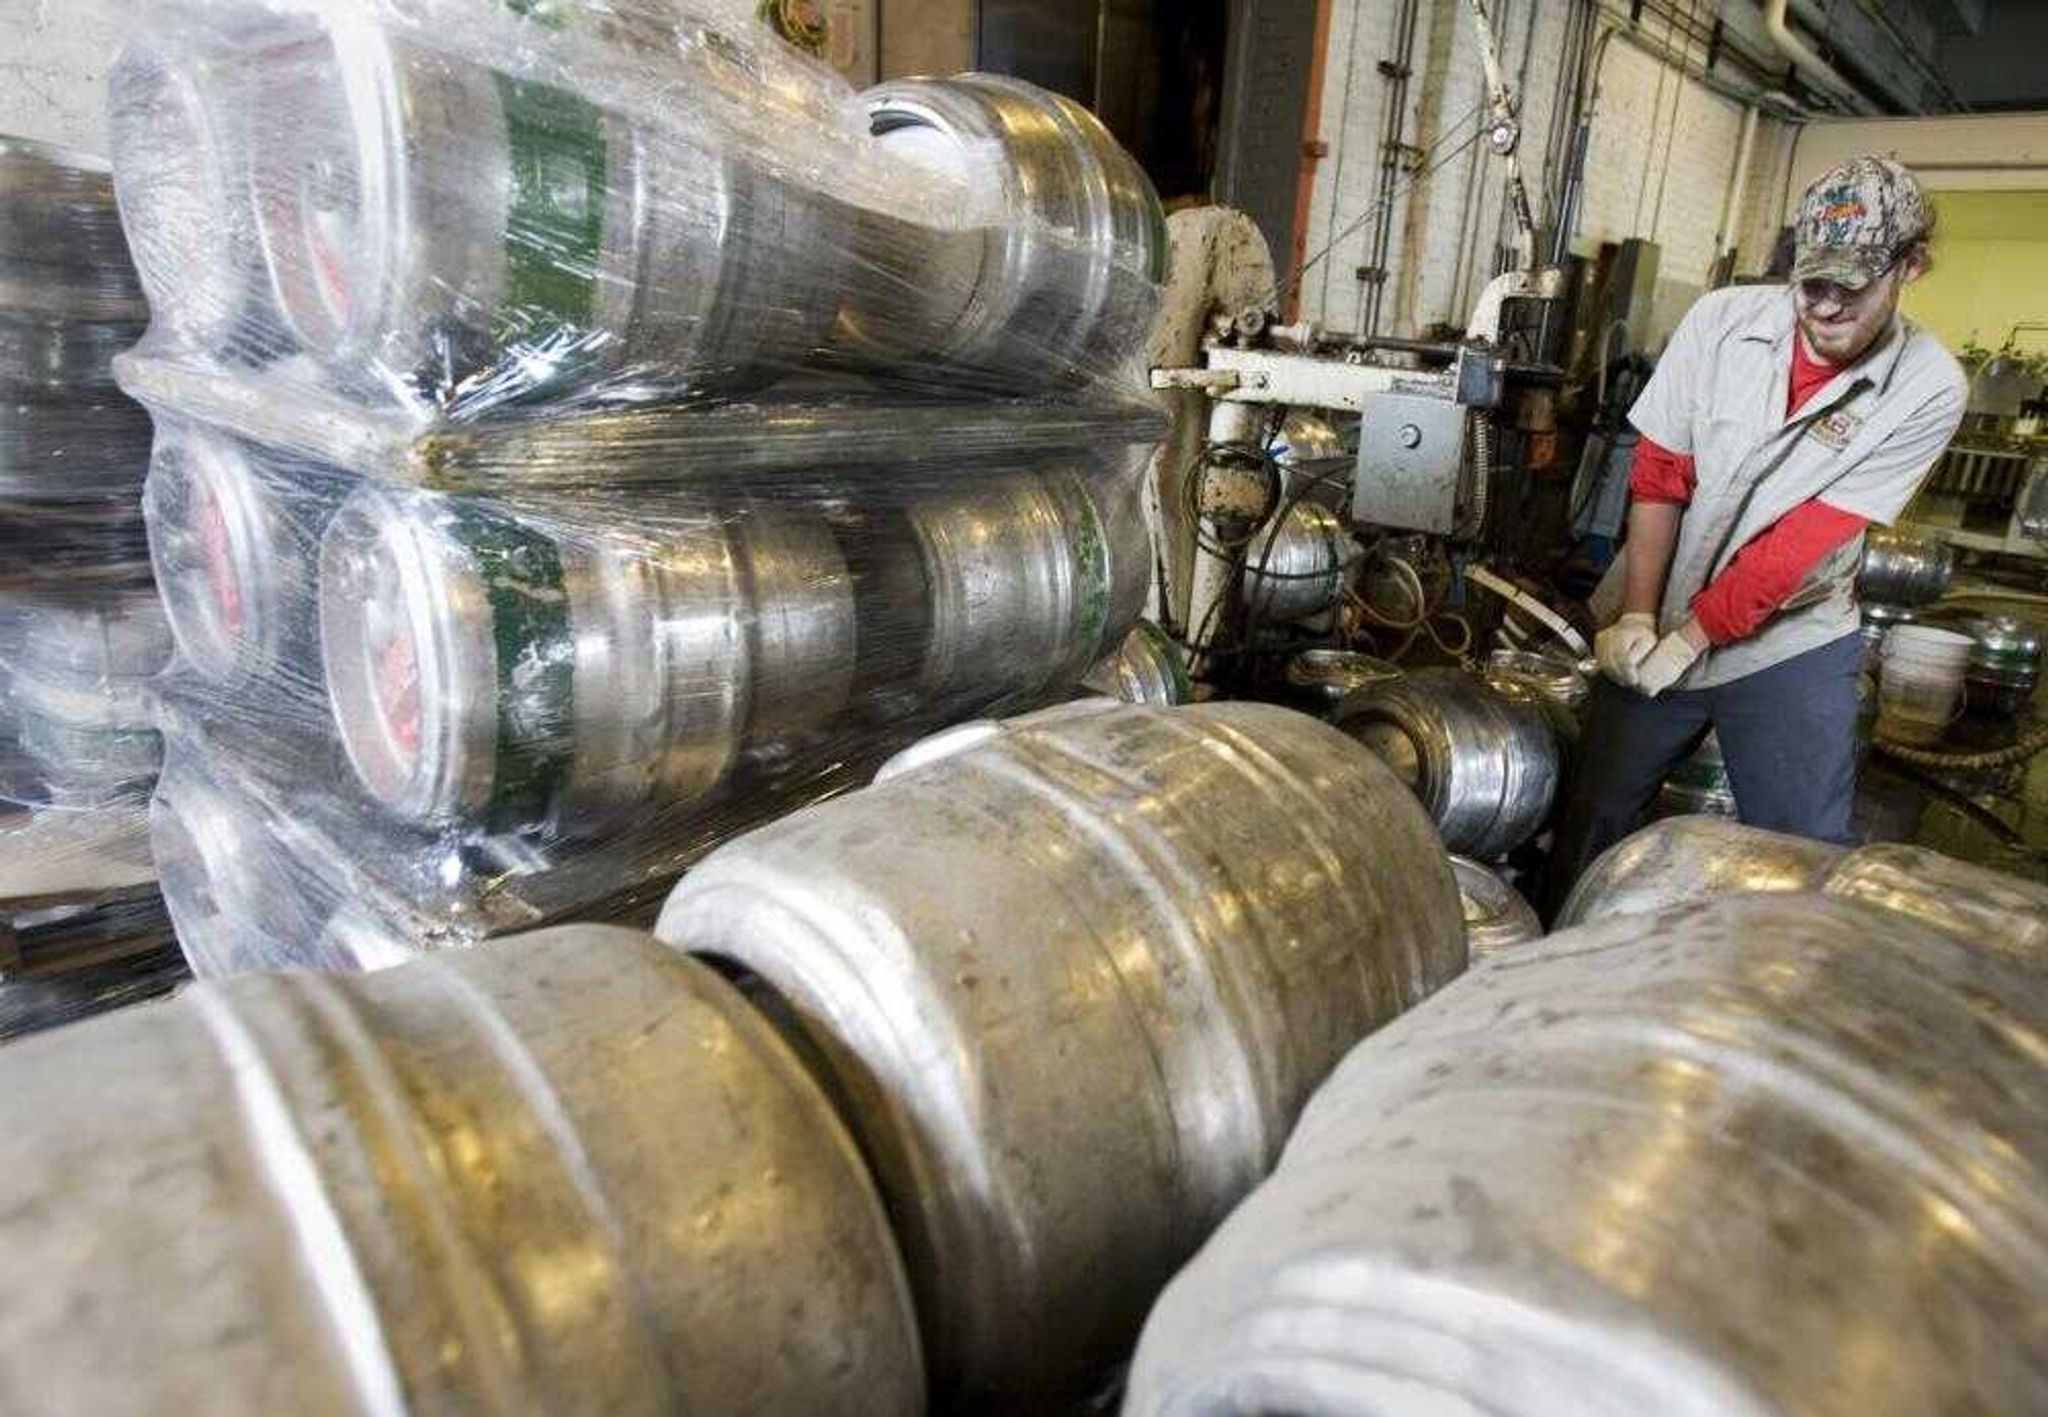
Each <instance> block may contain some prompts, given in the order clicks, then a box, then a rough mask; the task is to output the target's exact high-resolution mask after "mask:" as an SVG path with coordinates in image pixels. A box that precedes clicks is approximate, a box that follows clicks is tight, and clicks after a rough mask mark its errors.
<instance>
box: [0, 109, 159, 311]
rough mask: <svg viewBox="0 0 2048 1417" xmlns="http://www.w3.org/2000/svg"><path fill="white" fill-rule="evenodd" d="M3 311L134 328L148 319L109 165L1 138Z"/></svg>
mask: <svg viewBox="0 0 2048 1417" xmlns="http://www.w3.org/2000/svg"><path fill="white" fill-rule="evenodd" d="M0 309H4V310H6V311H8V312H9V313H10V314H12V315H14V316H17V317H22V318H44V319H52V320H78V321H108V322H114V323H125V324H130V325H135V324H140V323H141V322H142V321H144V320H146V319H148V318H149V307H148V305H147V304H146V303H145V302H144V300H143V298H142V290H141V287H140V286H139V285H137V283H136V279H135V268H134V266H133V265H131V264H130V263H129V259H128V243H127V242H126V240H124V239H123V237H122V235H121V217H120V213H119V211H118V210H117V209H116V207H115V205H114V187H113V181H112V179H111V177H110V176H109V171H108V167H107V163H106V160H105V159H104V158H99V157H95V156H93V155H91V154H89V153H81V152H75V151H73V150H71V149H69V148H61V147H57V146H55V145H53V144H50V143H39V142H34V141H32V140H30V139H27V138H14V137H6V136H0Z"/></svg>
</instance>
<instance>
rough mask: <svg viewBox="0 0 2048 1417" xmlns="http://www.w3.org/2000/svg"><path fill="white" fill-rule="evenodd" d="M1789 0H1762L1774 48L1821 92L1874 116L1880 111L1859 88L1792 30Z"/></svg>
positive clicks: (1852, 110) (1765, 20)
mask: <svg viewBox="0 0 2048 1417" xmlns="http://www.w3.org/2000/svg"><path fill="white" fill-rule="evenodd" d="M1791 3H1792V0H1764V33H1766V34H1768V35H1769V36H1770V38H1771V43H1772V44H1774V45H1776V46H1777V48H1778V52H1779V53H1780V54H1782V55H1784V56H1785V58H1786V60H1787V61H1788V62H1789V63H1790V64H1791V65H1792V67H1793V68H1794V69H1796V70H1798V71H1799V73H1800V75H1801V76H1802V77H1804V78H1805V79H1806V80H1807V81H1808V82H1810V83H1812V84H1813V85H1814V86H1815V87H1817V88H1818V89H1820V90H1821V92H1823V93H1825V94H1827V95H1829V96H1830V97H1832V98H1834V99H1835V100H1836V101H1837V102H1839V103H1841V104H1842V105H1843V106H1845V107H1846V108H1848V109H1849V110H1850V111H1851V112H1852V113H1859V114H1863V115H1866V116H1874V115H1877V114H1880V113H1882V111H1883V110H1881V109H1880V108H1879V107H1878V106H1877V105H1876V104H1875V103H1872V102H1871V101H1870V99H1869V98H1867V97H1866V96H1865V95H1864V93H1863V91H1862V90H1861V89H1859V88H1858V87H1856V85H1855V84H1853V83H1851V82H1850V81H1849V80H1848V79H1847V78H1845V77H1844V76H1843V75H1842V73H1841V71H1840V70H1838V69H1836V68H1835V66H1834V65H1832V64H1830V63H1828V62H1827V60H1825V59H1823V58H1821V57H1820V55H1818V54H1816V53H1814V52H1813V50H1811V49H1809V48H1808V47H1807V45H1806V42H1805V41H1804V40H1802V39H1800V38H1799V36H1798V35H1796V34H1794V33H1793V32H1792V25H1791V22H1790V20H1789V19H1788V17H1787V12H1788V11H1789V10H1790V8H1791Z"/></svg>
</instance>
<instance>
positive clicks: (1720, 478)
mask: <svg viewBox="0 0 2048 1417" xmlns="http://www.w3.org/2000/svg"><path fill="white" fill-rule="evenodd" d="M1792 300H1793V296H1792V291H1791V288H1790V287H1788V286H1782V285H1770V286H1740V287H1735V288H1733V289H1728V290H1717V291H1713V292H1711V293H1709V294H1707V295H1704V296H1701V297H1700V299H1699V302H1698V303H1697V304H1695V305H1694V306H1693V307H1692V309H1691V310H1689V311H1687V312H1686V316H1685V319H1684V320H1682V321H1681V322H1680V323H1679V326H1678V330H1677V332H1676V333H1674V334H1673V335H1672V336H1671V343H1670V345H1669V346H1668V347H1667V348H1666V349H1665V351H1664V355H1663V357H1662V358H1661V359H1659V360H1658V361H1657V372H1656V374H1655V375H1654V376H1653V377H1652V378H1651V379H1650V383H1649V386H1648V387H1647V388H1645V389H1644V390H1643V394H1642V397H1641V398H1639V399H1637V400H1636V403H1635V407H1634V408H1632V409H1630V410H1629V421H1630V422H1631V423H1633V424H1635V426H1636V427H1637V428H1638V429H1640V430H1641V431H1642V433H1643V436H1644V437H1646V438H1649V439H1651V440H1652V441H1653V442H1656V443H1658V444H1661V445H1662V446H1663V447H1665V448H1668V449H1670V450H1671V451H1672V452H1674V453H1687V454H1690V455H1691V456H1692V458H1693V462H1694V469H1695V472H1696V474H1697V479H1698V480H1697V482H1696V483H1695V485H1694V487H1693V494H1692V503H1691V505H1690V506H1688V507H1687V508H1686V509H1685V515H1684V517H1683V518H1682V519H1681V520H1680V522H1679V528H1678V546H1677V548H1676V550H1675V551H1674V552H1673V554H1672V558H1671V573H1670V577H1669V579H1667V580H1666V581H1665V584H1664V601H1663V605H1662V607H1661V613H1660V614H1659V616H1658V628H1659V630H1661V631H1663V632H1665V633H1669V632H1670V631H1672V630H1674V629H1676V628H1678V626H1680V625H1682V624H1684V623H1685V621H1686V618H1687V617H1688V616H1689V615H1690V614H1691V613H1692V611H1691V606H1692V599H1693V597H1694V596H1695V595H1698V594H1699V593H1700V592H1701V591H1702V590H1704V589H1706V587H1707V585H1708V584H1709V583H1710V582H1711V581H1712V580H1713V579H1714V577H1715V576H1717V575H1719V574H1720V573H1721V572H1722V571H1723V570H1724V569H1726V568H1727V565H1728V563H1729V562H1730V561H1732V560H1734V559H1735V554H1736V553H1737V552H1738V551H1740V550H1741V549H1742V548H1743V547H1744V546H1747V545H1748V544H1749V543H1750V542H1751V541H1753V540H1755V539H1756V537H1757V536H1758V535H1760V534H1761V533H1762V532H1764V531H1765V530H1766V529H1768V528H1769V527H1770V526H1771V525H1772V524H1773V523H1775V522H1776V521H1778V519H1779V518H1781V517H1783V516H1784V515H1785V514H1786V513H1787V512H1789V511H1791V510H1792V509H1793V508H1794V507H1797V506H1799V505H1800V504H1801V503H1802V502H1806V501H1809V500H1811V499H1813V498H1815V497H1818V498H1820V499H1821V500H1822V501H1824V502H1826V503H1827V504H1828V505H1829V506H1831V507H1834V508H1836V509H1838V510H1840V511H1844V512H1853V513H1854V514H1855V515H1857V516H1859V517H1863V518H1865V519H1866V520H1868V521H1872V522H1876V523H1878V524H1880V525H1883V524H1888V523H1890V522H1892V521H1893V520H1895V519H1896V518H1897V517H1898V515H1899V513H1900V512H1902V511H1904V510H1905V509H1906V504H1907V503H1908V502H1910V501H1912V500H1913V494H1914V493H1915V492H1916V491H1918V490H1919V487H1920V483H1921V481H1922V480H1923V479H1924V478H1925V477H1926V476H1927V472H1928V469H1929V468H1931V467H1932V466H1933V465H1934V460H1935V459H1936V458H1938V457H1939V456H1941V452H1942V449H1944V448H1946V447H1947V446H1948V441H1949V439H1950V438H1951V437H1952V436H1953V435H1954V433H1955V431H1956V425H1957V424H1959V423H1960V422H1961V421H1962V417H1963V405H1964V402H1965V400H1966V396H1967V392H1968V381H1967V380H1966V379H1965V378H1964V377H1963V371H1962V368H1961V366H1959V365H1958V364H1957V363H1956V361H1955V359H1954V358H1953V357H1952V356H1951V355H1950V354H1949V352H1948V351H1947V350H1945V349H1943V348H1942V347H1941V343H1940V341H1938V340H1936V339H1935V338H1934V336H1933V335H1930V334H1929V333H1927V331H1925V330H1923V329H1920V328H1919V327H1917V326H1916V325H1914V324H1913V323H1912V322H1911V321H1909V320H1907V319H1905V318H1904V317H1900V318H1898V319H1896V320H1894V321H1893V322H1892V327H1891V329H1890V330H1889V331H1888V332H1887V333H1886V335H1885V336H1884V338H1883V339H1881V340H1880V341H1879V342H1878V344H1877V347H1876V348H1875V349H1873V350H1872V351H1871V352H1870V353H1869V354H1867V355H1865V356H1864V357H1863V358H1862V359H1861V360H1859V361H1858V362H1857V363H1856V364H1854V365H1853V366H1851V367H1850V368H1848V369H1845V370H1843V371H1842V372H1841V373H1839V374H1837V375H1836V376H1835V377H1834V378H1833V379H1831V380H1829V381H1828V383H1827V384H1826V385H1825V386H1824V387H1823V388H1822V389H1821V390H1820V391H1819V392H1818V393H1816V394H1814V395H1813V396H1812V397H1811V398H1809V399H1808V400H1807V401H1806V403H1805V404H1803V405H1802V406H1801V407H1800V409H1799V412H1797V413H1796V414H1793V415H1792V416H1791V417H1789V418H1788V417H1787V416H1786V414H1785V404H1786V400H1787V399H1788V397H1789V396H1790V392H1791V382H1792V340H1793V338H1794V336H1793V308H1792ZM1623 554H1624V556H1625V555H1626V552H1625V551H1624V553H1623ZM1862 555H1863V538H1862V537H1860V536H1859V537H1856V538H1855V539H1853V540H1852V541H1850V542H1849V543H1848V544H1847V545H1846V546H1843V547H1840V548H1838V549H1837V550H1836V551H1835V552H1834V553H1833V554H1832V555H1830V556H1828V557H1827V558H1825V559H1824V560H1823V561H1822V562H1821V564H1820V565H1819V566H1816V567H1815V568H1814V569H1813V571H1812V572H1810V573H1809V574H1808V576H1807V579H1806V582H1805V584H1804V585H1802V586H1801V587H1800V589H1799V590H1798V591H1797V592H1795V593H1794V595H1793V596H1792V597H1791V599H1789V600H1788V601H1787V602H1786V603H1785V605H1784V607H1783V608H1781V609H1780V610H1779V611H1778V612H1777V614H1775V615H1774V616H1772V618H1771V619H1769V620H1767V621H1765V622H1764V624H1763V626H1762V627H1761V628H1760V629H1759V630H1758V631H1757V632H1756V633H1755V634H1753V635H1751V636H1750V637H1749V638H1747V639H1743V640H1737V641H1735V642H1734V643H1732V644H1727V645H1718V646H1715V647H1713V648H1710V649H1709V650H1708V651H1707V652H1706V653H1705V654H1703V655H1701V656H1700V658H1699V660H1698V661H1697V662H1696V663H1695V664H1694V665H1693V667H1692V668H1691V669H1690V670H1688V671H1687V673H1686V675H1685V677H1684V678H1683V679H1681V680H1679V682H1678V685H1677V687H1679V688H1681V689H1706V688H1711V687H1713V686H1714V685H1716V684H1725V683H1728V682H1729V681H1730V680H1733V679H1740V678H1742V677H1743V676H1744V675H1748V674H1754V673H1756V672H1757V671H1758V670H1760V669H1768V668H1770V666H1772V665H1773V664H1776V663H1778V662H1779V661H1780V660H1785V659H1790V658H1791V657H1792V656H1793V655H1795V654H1803V653H1805V652H1806V651H1807V650H1810V649H1816V648H1818V647H1819V646H1821V645H1824V644H1827V643H1828V642H1830V641H1831V640H1834V639H1837V638H1839V637H1841V636H1842V635H1846V634H1850V633H1852V632H1854V631H1855V629H1856V628H1857V624H1858V620H1859V614H1858V611H1857V608H1856V587H1855V581H1856V567H1857V563H1858V562H1859V561H1860V560H1861V559H1862ZM1621 575H1622V562H1621V559H1620V558H1617V560H1616V562H1615V564H1614V566H1613V567H1612V568H1611V569H1610V571H1609V573H1608V577H1607V579H1606V580H1604V581H1603V582H1602V583H1601V587H1600V590H1599V591H1598V592H1596V593H1595V596H1594V602H1593V608H1594V615H1595V618H1596V619H1597V620H1598V621H1599V622H1600V623H1602V624H1606V623H1608V622H1609V621H1611V620H1613V619H1614V618H1615V617H1616V616H1617V615H1618V614H1619V613H1620V600H1621Z"/></svg>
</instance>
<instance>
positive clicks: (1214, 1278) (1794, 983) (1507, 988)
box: [1124, 863, 2048, 1417]
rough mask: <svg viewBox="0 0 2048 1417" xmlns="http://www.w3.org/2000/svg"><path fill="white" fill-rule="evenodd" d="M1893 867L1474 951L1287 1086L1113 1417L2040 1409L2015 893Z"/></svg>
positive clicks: (2032, 1157) (2027, 963) (2043, 1192)
mask: <svg viewBox="0 0 2048 1417" xmlns="http://www.w3.org/2000/svg"><path fill="white" fill-rule="evenodd" d="M1897 879H1898V876H1897V875H1896V873H1891V874H1890V875H1889V877H1888V878H1887V872H1886V871H1884V870H1883V869H1879V870H1877V872H1876V873H1875V875H1874V876H1872V875H1866V876H1865V878H1864V881H1863V884H1862V887H1861V888H1859V889H1857V890H1854V891H1848V892H1837V891H1835V890H1833V889H1832V888H1831V889H1830V890H1829V891H1828V893H1827V894H1789V895H1747V894H1738V895H1732V896H1728V897H1724V898H1720V899H1713V900H1708V901H1704V902H1694V903H1689V904H1685V905H1681V906H1677V907H1674V908H1667V909H1665V910H1662V911H1660V912H1658V913H1656V914H1652V915H1646V916H1644V915H1637V916H1627V917H1624V918H1616V919H1609V920H1604V921H1601V922H1599V923H1594V924H1587V925H1582V926H1578V927H1576V928H1573V929H1569V930H1564V931H1561V932H1560V933H1558V934H1556V935H1553V936H1551V937H1550V938H1549V939H1548V940H1546V941H1543V942H1541V943H1537V944H1530V945H1525V946H1522V947H1520V948H1519V949H1517V950H1515V951H1513V952H1509V953H1504V954H1502V955H1501V956H1499V957H1497V958H1495V959H1493V960H1490V961H1482V962H1479V963H1476V964H1475V965H1474V966H1473V968H1472V970H1471V972H1470V973H1468V974H1467V975H1466V976H1465V977H1464V978H1462V979H1460V980H1458V981H1457V982H1456V983H1454V984H1452V985H1451V986H1449V987H1448V988H1446V989H1445V990H1444V991H1443V992H1442V993H1441V994H1439V995H1438V996H1437V997H1436V998H1434V999H1432V1000H1430V1001H1428V1002H1426V1003H1424V1004H1423V1005H1421V1006H1420V1007H1418V1008H1417V1009H1415V1010H1414V1011H1412V1012H1411V1013H1409V1014H1408V1015H1407V1016H1406V1017H1404V1018H1402V1019H1399V1020H1396V1021H1395V1022H1394V1023H1393V1024H1392V1025H1390V1026H1389V1027H1387V1028H1386V1029H1383V1030H1382V1031H1381V1032H1379V1033H1378V1034H1377V1035H1375V1036H1374V1037H1372V1038H1369V1039H1367V1040H1366V1041H1365V1042H1364V1043H1363V1044H1361V1045H1360V1046H1359V1047H1358V1048H1357V1049H1356V1050H1354V1051H1353V1052H1352V1054H1351V1055H1350V1056H1349V1057H1348V1058H1346V1059H1345V1061H1344V1063H1343V1064H1342V1065H1341V1066H1340V1067H1339V1068H1338V1069H1337V1070H1336V1072H1335V1073H1334V1074H1333V1075H1332V1077H1331V1078H1330V1081H1329V1082H1328V1083H1326V1084H1325V1085H1324V1086H1323V1088H1322V1089H1321V1091H1319V1092H1318V1093H1317V1094H1316V1096H1315V1097H1314V1098H1313V1099H1312V1100H1311V1101H1310V1103H1309V1105H1308V1107H1307V1109H1306V1110H1305V1112H1304V1113H1303V1116H1302V1120H1301V1124H1300V1125H1299V1126H1298V1127H1297V1128H1296V1130H1295V1132H1294V1135H1293V1136H1292V1137H1291V1138H1290V1140H1289V1141H1288V1145H1287V1150H1286V1153H1285V1154H1284V1155H1283V1156H1282V1158H1281V1160H1280V1165H1279V1168H1278V1170H1277V1171H1276V1172H1275V1174H1274V1176H1273V1178H1272V1179H1271V1180H1270V1181H1268V1182H1267V1183H1266V1184H1265V1185H1264V1186H1262V1187H1261V1188H1260V1189H1259V1190H1258V1191H1257V1192H1255V1193H1254V1194H1253V1196H1252V1197H1251V1199H1250V1200H1248V1201H1247V1202H1246V1203H1245V1204H1244V1205H1243V1206H1242V1207H1240V1208H1239V1209H1238V1211H1237V1212H1236V1213H1235V1214H1234V1215H1232V1217H1231V1218H1230V1220H1229V1221H1227V1222H1226V1223H1225V1224H1224V1225H1223V1227H1222V1228H1221V1229H1220V1230H1219V1231H1218V1232H1217V1233H1216V1235H1215V1237H1214V1238H1213V1239H1212V1240H1211V1241H1210V1242H1209V1244H1208V1246H1207V1247H1206V1248H1205V1249H1204V1250H1203V1251H1202V1253H1201V1254H1200V1255H1199V1256H1197V1257H1196V1259H1195V1261H1194V1262H1193V1263H1192V1264H1191V1265H1189V1266H1188V1267H1187V1268H1186V1269H1185V1270H1184V1271H1182V1273H1181V1274H1180V1276H1179V1277H1178V1278H1176V1279H1175V1280H1174V1281H1173V1283H1172V1285H1171V1286H1170V1287H1169V1288H1168V1289H1167V1291H1166V1293H1165V1296H1164V1298H1163V1299H1162V1300H1161V1301H1160V1303H1159V1305H1158V1306H1157V1307H1156V1308H1155V1309H1154V1310H1153V1312H1152V1315H1151V1317H1150V1318H1149V1319H1148V1320H1147V1322H1146V1326H1145V1334H1144V1338H1143V1340H1142V1342H1141V1343H1140V1345H1139V1348H1138V1353H1137V1357H1136V1358H1135V1360H1134V1361H1133V1364H1132V1368H1131V1377H1130V1385H1129V1392H1128V1397H1127V1400H1126V1403H1125V1406H1124V1411H1125V1412H1126V1413H1127V1414H1131V1417H1153V1415H1154V1414H1165V1413H1189V1414H1193V1413H1201V1414H1205V1417H1214V1414H1235V1413H1244V1414H1251V1413H1271V1412H1288V1413H1299V1414H1304V1417H1310V1415H1311V1414H1340V1413H1345V1414H1349V1413H1361V1412H1384V1411H1463V1412H1489V1413H1500V1414H1511V1415H1518V1414H1538V1413H1553V1412H1574V1413H1589V1414H1608V1413H1612V1414H1622V1413H1643V1412H1660V1413H1688V1414H1689V1413H1699V1414H1705V1413H1722V1414H1735V1413H1740V1414H1745V1417H1751V1415H1752V1414H1753V1417H1771V1415H1773V1414H1792V1413H1802V1414H1843V1417H1848V1414H1855V1417H1890V1414H1899V1417H1905V1415H1906V1414H1920V1413H1928V1412H2010V1411H2025V1410H2031V1409H2033V1408H2035V1407H2038V1406H2039V1399H2040V1395H2041V1383H2042V1338H2041V1332H2040V1315H2041V1313H2042V1312H2043V1308H2044V1305H2048V1239H2044V1237H2048V1199H2044V1198H2048V1185H2044V1182H2048V1134H2044V1130H2043V1127H2042V1114H2041V1105H2040V1100H2039V1099H2040V1096H2041V1082H2042V1076H2041V1074H2042V1065H2041V1055H2040V1047H2039V1040H2040V1037H2041V1032H2042V1029H2043V1028H2044V1026H2048V987H2044V984H2043V976H2042V973H2041V965H2042V955H2041V939H2040V932H2039V929H2038V926H2037V922H2038V920H2039V912H2040V909H2041V902H2040V900H2039V899H2038V898H2037V899H2035V900H2034V901H2033V902H2032V909H2031V911H2025V910H2024V909H2022V910H2021V911H2013V910H2009V909H2005V908H2003V907H1999V906H1996V904H1995V901H1996V898H1997V897H1999V896H2000V895H2001V893H2004V892H2005V891H2006V890H2007V885H2006V878H2003V877H2000V876H1996V875H1994V874H1992V873H1990V872H1986V871H1983V870H1981V869H1975V868H1970V867H1965V866H1961V865H1960V864H1959V863H1949V865H1948V868H1947V875H1946V877H1945V879H1943V880H1942V881H1941V883H1940V884H1941V888H1940V892H1939V895H1938V897H1937V902H1938V903H1939V904H1941V905H1942V906H1944V907H1948V906H1952V905H1953V904H1957V903H1962V902H1968V901H1970V900H1971V899H1972V898H1973V897H1976V896H1977V895H1978V893H1979V892H1985V893H1986V894H1987V897H1988V898H1989V899H1990V900H1991V901H1992V902H1993V903H1994V908H1993V909H1991V910H1989V911H1986V912H1982V913H1979V914H1977V915H1976V916H1975V917H1974V918H1967V919H1965V920H1963V921H1962V922H1961V923H1962V924H1963V926H1964V928H1961V929H1957V930H1951V929H1948V928H1945V927H1943V926H1940V925H1938V924H1936V923H1935V922H1934V921H1932V920H1931V919H1930V918H1929V917H1927V916H1925V915H1922V914H1921V913H1920V912H1918V911H1916V910H1912V909H1899V908H1893V903H1892V901H1891V900H1890V899H1888V891H1889V888H1890V886H1891V884H1893V883H1894V882H1895V881H1896V880H1897ZM1844 896H1846V897H1847V898H1844ZM1956 913H1957V914H1959V915H1963V916H1968V909H1967V906H1966V907H1965V909H1964V910H1962V911H1959V912H1956ZM2013 928H2018V929H2020V930H2025V929H2032V930H2033V935H2032V938H2031V939H2030V940H2029V939H2026V938H2023V936H2022V935H2020V934H2016V933H2010V931H2011V930H2012V929H2013Z"/></svg>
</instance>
